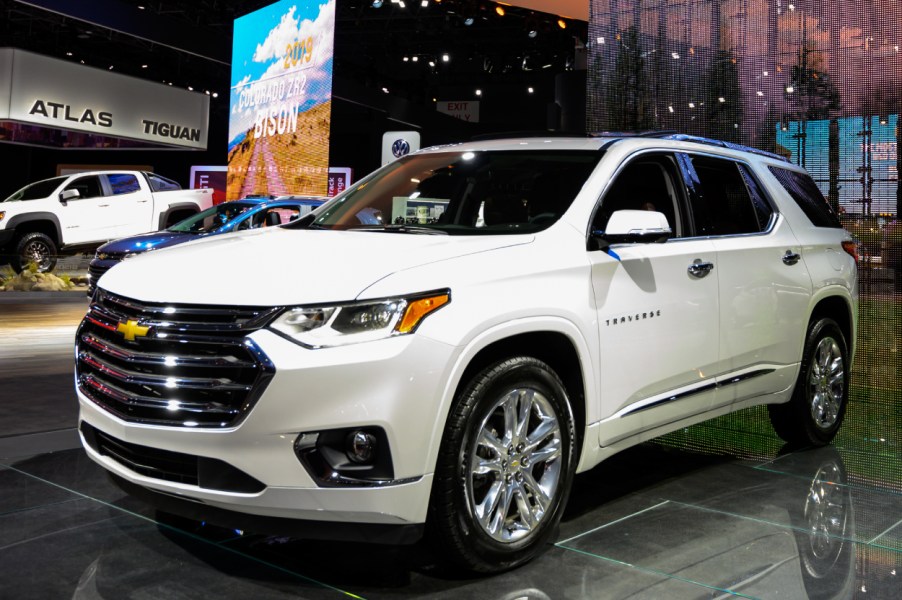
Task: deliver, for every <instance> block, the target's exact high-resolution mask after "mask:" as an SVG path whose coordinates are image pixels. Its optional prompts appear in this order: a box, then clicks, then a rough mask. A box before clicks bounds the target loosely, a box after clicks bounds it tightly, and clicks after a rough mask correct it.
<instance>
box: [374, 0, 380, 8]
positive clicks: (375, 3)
mask: <svg viewBox="0 0 902 600" xmlns="http://www.w3.org/2000/svg"><path fill="white" fill-rule="evenodd" d="M373 8H382V0H373Z"/></svg>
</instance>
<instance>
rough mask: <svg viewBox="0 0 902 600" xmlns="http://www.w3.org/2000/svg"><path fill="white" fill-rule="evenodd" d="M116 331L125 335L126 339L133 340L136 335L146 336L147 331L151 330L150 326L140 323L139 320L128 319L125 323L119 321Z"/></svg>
mask: <svg viewBox="0 0 902 600" xmlns="http://www.w3.org/2000/svg"><path fill="white" fill-rule="evenodd" d="M116 331H118V332H119V333H121V334H122V335H124V336H125V339H126V340H128V341H130V342H133V341H135V338H136V337H144V336H145V335H147V332H148V331H150V327H143V326H141V325H138V322H137V321H126V322H125V323H119V326H118V327H117V328H116Z"/></svg>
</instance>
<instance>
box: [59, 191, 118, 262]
mask: <svg viewBox="0 0 902 600" xmlns="http://www.w3.org/2000/svg"><path fill="white" fill-rule="evenodd" d="M66 190H78V197H77V198H72V199H70V200H67V201H65V202H60V209H59V211H58V212H57V214H58V215H59V221H60V227H61V228H62V231H63V243H64V244H66V245H70V244H80V243H87V242H96V241H101V240H106V239H109V237H112V236H109V232H110V230H111V228H112V226H113V223H114V221H115V219H114V216H113V211H112V209H111V207H110V203H109V200H108V199H107V197H106V196H105V195H104V191H103V183H102V182H101V180H100V177H99V176H97V175H82V176H79V177H76V178H75V179H73V180H72V181H70V182H69V183H68V184H66V186H65V187H63V188H62V190H60V192H61V193H62V192H64V191H66ZM108 236H109V237H108Z"/></svg>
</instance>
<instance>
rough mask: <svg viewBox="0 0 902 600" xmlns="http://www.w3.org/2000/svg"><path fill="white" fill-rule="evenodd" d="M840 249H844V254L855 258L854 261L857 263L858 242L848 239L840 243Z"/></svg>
mask: <svg viewBox="0 0 902 600" xmlns="http://www.w3.org/2000/svg"><path fill="white" fill-rule="evenodd" d="M842 249H843V250H845V251H846V254H848V255H849V256H851V257H852V258H854V259H855V263H856V264H857V263H858V242H855V241H852V240H848V241H846V242H843V243H842Z"/></svg>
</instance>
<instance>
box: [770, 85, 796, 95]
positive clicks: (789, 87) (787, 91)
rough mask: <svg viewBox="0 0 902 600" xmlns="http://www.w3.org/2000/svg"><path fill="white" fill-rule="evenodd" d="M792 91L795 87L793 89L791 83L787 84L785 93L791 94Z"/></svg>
mask: <svg viewBox="0 0 902 600" xmlns="http://www.w3.org/2000/svg"><path fill="white" fill-rule="evenodd" d="M794 91H796V89H795V88H794V87H792V86H791V85H790V86H788V87H787V88H786V93H787V94H791V93H793V92H794ZM762 95H763V94H762Z"/></svg>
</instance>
